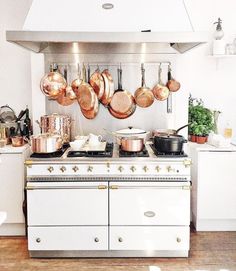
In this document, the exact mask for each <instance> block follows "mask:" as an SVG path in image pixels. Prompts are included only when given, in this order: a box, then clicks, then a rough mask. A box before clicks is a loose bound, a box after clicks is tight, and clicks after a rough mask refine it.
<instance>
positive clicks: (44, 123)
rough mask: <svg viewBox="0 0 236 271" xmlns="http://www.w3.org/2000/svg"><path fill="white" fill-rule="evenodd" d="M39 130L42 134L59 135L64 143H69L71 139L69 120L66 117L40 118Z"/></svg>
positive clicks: (54, 115) (49, 116) (50, 116)
mask: <svg viewBox="0 0 236 271" xmlns="http://www.w3.org/2000/svg"><path fill="white" fill-rule="evenodd" d="M40 128H41V132H42V133H49V134H52V135H53V134H57V135H60V136H61V137H62V139H63V142H64V143H69V142H70V139H71V118H70V117H69V116H67V115H59V114H56V113H54V114H52V115H45V116H42V117H41V118H40Z"/></svg>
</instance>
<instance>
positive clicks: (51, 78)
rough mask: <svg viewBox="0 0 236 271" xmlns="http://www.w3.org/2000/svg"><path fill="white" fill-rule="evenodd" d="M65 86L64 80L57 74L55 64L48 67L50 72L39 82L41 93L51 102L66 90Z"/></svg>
mask: <svg viewBox="0 0 236 271" xmlns="http://www.w3.org/2000/svg"><path fill="white" fill-rule="evenodd" d="M66 85H67V84H66V80H65V78H64V77H63V75H62V74H61V73H59V72H58V66H57V64H55V63H54V64H52V65H51V66H50V72H49V73H48V74H46V75H45V76H44V77H43V78H42V79H41V81H40V89H41V91H42V92H43V94H44V95H45V96H48V97H49V98H51V99H52V100H56V99H57V97H58V95H59V94H60V93H61V92H62V91H63V90H64V89H65V88H66Z"/></svg>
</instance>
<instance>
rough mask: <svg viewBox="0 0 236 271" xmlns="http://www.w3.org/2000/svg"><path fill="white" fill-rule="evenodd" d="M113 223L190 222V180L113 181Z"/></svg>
mask: <svg viewBox="0 0 236 271" xmlns="http://www.w3.org/2000/svg"><path fill="white" fill-rule="evenodd" d="M109 193H110V195H109V198H110V211H109V215H110V225H114V226H118V225H123V226H131V225H140V226H144V225H147V226H148V225H169V226H171V225H178V226H181V225H182V226H186V225H189V223H190V183H189V182H184V183H183V182H120V183H118V182H116V183H115V182H113V183H110V189H109Z"/></svg>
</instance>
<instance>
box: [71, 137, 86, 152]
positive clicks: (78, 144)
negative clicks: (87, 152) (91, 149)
mask: <svg viewBox="0 0 236 271" xmlns="http://www.w3.org/2000/svg"><path fill="white" fill-rule="evenodd" d="M85 142H86V139H76V140H75V141H72V142H70V147H71V149H72V150H73V151H79V150H80V149H81V148H82V147H83V146H84V144H85Z"/></svg>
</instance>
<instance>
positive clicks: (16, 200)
mask: <svg viewBox="0 0 236 271" xmlns="http://www.w3.org/2000/svg"><path fill="white" fill-rule="evenodd" d="M23 187H24V161H23V155H22V154H21V153H7V154H3V153H2V154H0V210H1V211H5V212H7V219H6V221H5V223H23V222H24V215H23V211H22V203H23V192H24V189H23Z"/></svg>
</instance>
